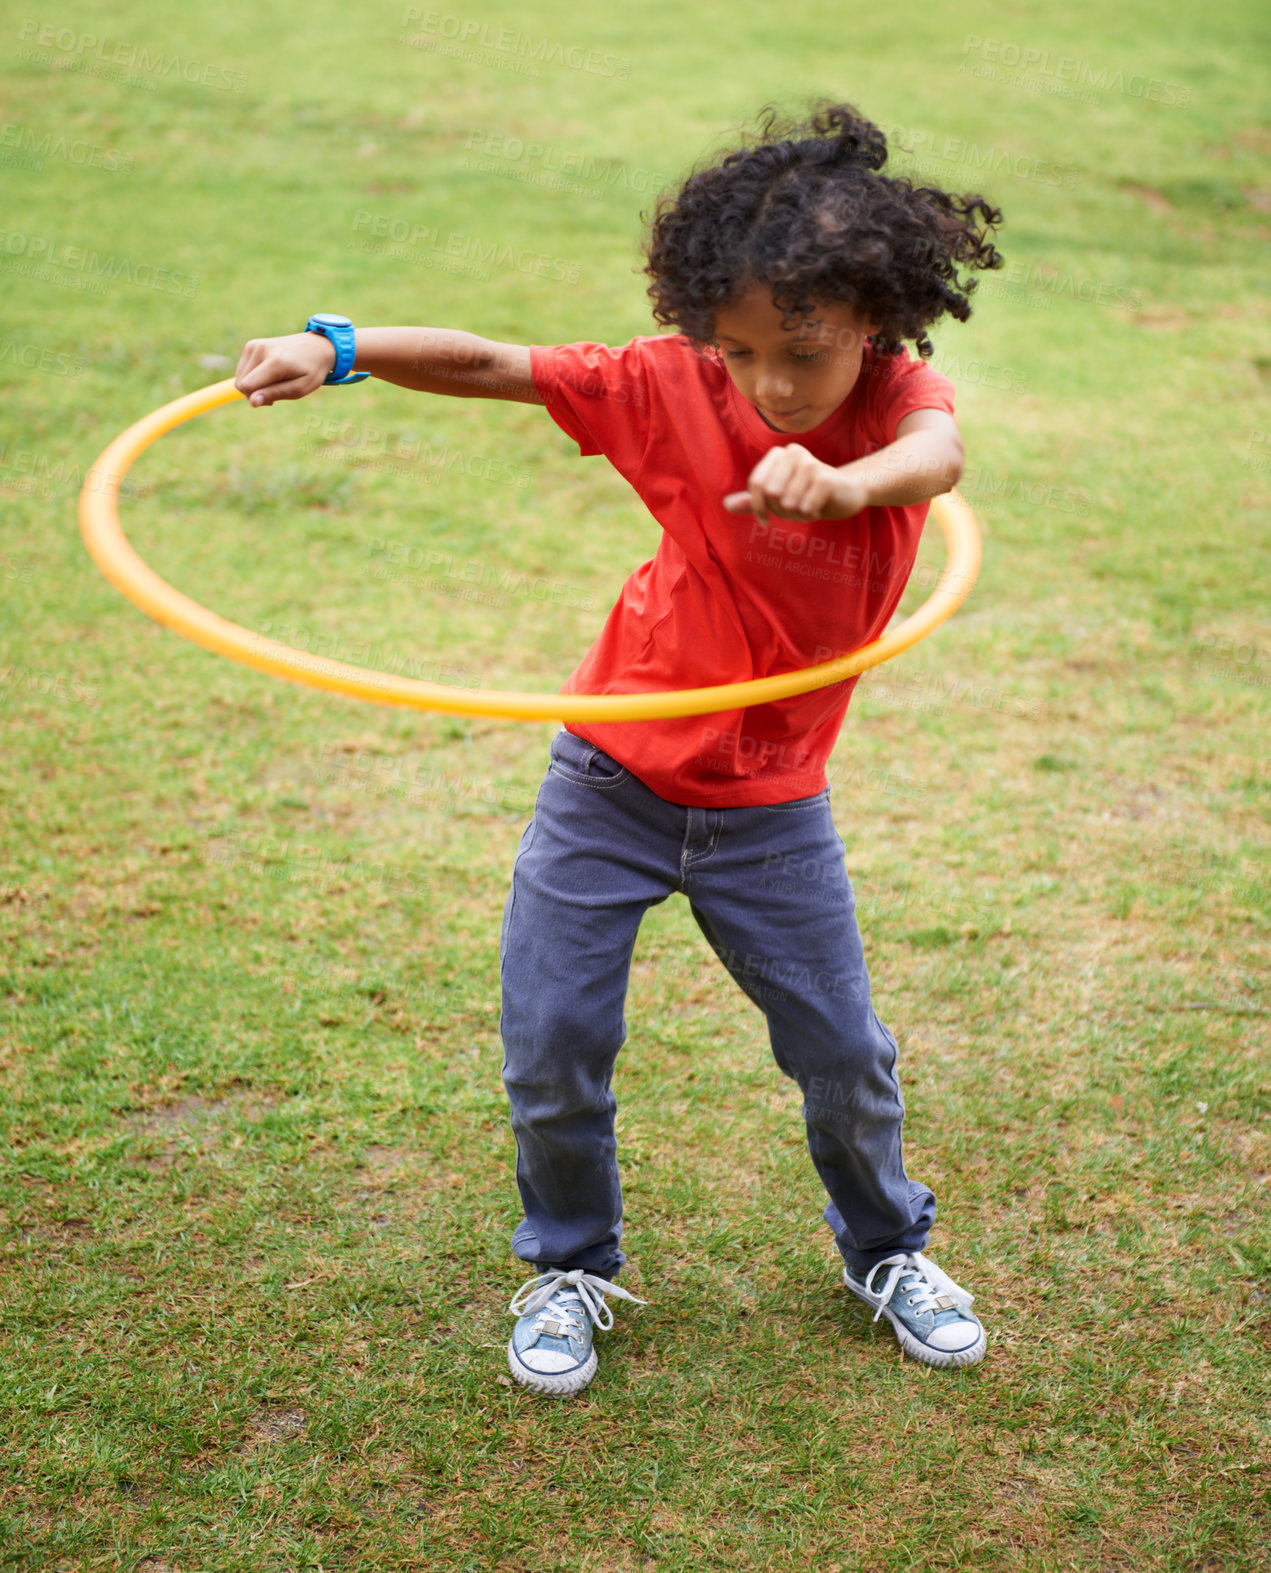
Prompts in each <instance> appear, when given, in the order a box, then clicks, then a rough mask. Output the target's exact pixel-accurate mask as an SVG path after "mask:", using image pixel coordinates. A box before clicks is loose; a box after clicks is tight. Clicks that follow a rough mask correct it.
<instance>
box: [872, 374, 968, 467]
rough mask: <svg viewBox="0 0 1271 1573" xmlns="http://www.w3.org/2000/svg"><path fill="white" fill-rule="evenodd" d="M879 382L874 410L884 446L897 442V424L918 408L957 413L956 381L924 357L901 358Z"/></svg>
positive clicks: (875, 422) (876, 424) (950, 413)
mask: <svg viewBox="0 0 1271 1573" xmlns="http://www.w3.org/2000/svg"><path fill="white" fill-rule="evenodd" d="M879 382H880V386H879V389H878V394H877V398H876V401H875V408H874V412H873V413H874V424H875V426H876V428H877V430H878V431H879V433H880V437H881V441H882V443H883V445H884V446H887V445H889V444H891V443H893V442H895V441H896V428H897V426H899V425H900V423H901V421H903V420H904V418H905V416H906V415H912V414H913V412H914V411H915V410H944V411H946V412H947V413H948V414H949V415H952V414H953V384H952V383H951V382H950V381H949V379H948V378H947V377H945V376H942V375H941V374H940V372H938V371H936V370H934V369H933V368H932V367H931V366H929V365H928V364H927V362H926V361H924V360H897V361H895V362H894V363H893V365H892V367H891V370H890V375H888V376H885V377H882V378H880V379H879Z"/></svg>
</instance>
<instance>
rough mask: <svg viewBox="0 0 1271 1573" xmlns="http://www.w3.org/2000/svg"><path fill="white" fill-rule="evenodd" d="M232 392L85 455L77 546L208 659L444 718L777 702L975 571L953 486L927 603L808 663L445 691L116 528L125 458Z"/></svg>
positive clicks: (851, 664)
mask: <svg viewBox="0 0 1271 1573" xmlns="http://www.w3.org/2000/svg"><path fill="white" fill-rule="evenodd" d="M242 397H243V395H242V394H241V393H239V391H238V390H237V388H235V386H234V383H233V381H232V379H227V380H226V381H225V382H214V383H212V384H211V386H210V387H206V388H200V389H199V390H198V391H197V392H195V393H187V394H186V395H185V396H184V397H183V398H180V399H174V400H173V401H172V403H171V404H165V405H164V406H163V407H162V409H158V410H154V411H153V412H152V413H151V414H149V415H147V416H145V417H144V418H143V419H142V420H139V421H137V423H136V424H135V425H133V426H129V427H128V429H127V430H126V431H123V432H120V434H119V436H118V437H116V438H115V440H114V442H112V443H111V444H110V445H109V447H107V448H106V449H105V450H104V452H103V453H102V455H101V457H100V458H99V459H98V460H97V463H96V465H94V467H93V469H92V470H91V471H90V472H89V477H90V479H89V480H86V481H85V483H84V487H83V490H82V491H81V492H80V496H79V520H80V531H81V533H82V535H83V538H84V544H85V546H87V548H88V551H89V554H90V555H91V557H92V559H93V561H94V562H95V563H96V564H97V566H98V568H100V569H101V571H102V573H103V574H104V575H105V576H106V578H107V579H109V580H110V582H111V584H113V585H114V586H115V588H116V589H117V590H119V591H121V592H122V594H124V595H126V596H127V597H128V599H129V600H130V601H131V602H132V603H133V604H134V606H138V607H140V608H141V610H142V611H143V612H145V614H146V615H147V617H152V618H154V620H155V622H157V623H162V624H163V626H164V627H165V628H171V629H172V631H173V632H174V633H178V634H180V635H181V636H182V637H183V638H185V639H189V640H192V641H193V643H195V644H197V645H202V646H203V648H204V649H205V650H212V651H214V652H215V653H216V654H217V655H225V656H228V657H229V658H230V660H231V661H239V662H241V663H242V664H243V665H244V666H252V667H255V668H256V670H257V671H258V672H268V673H269V674H270V675H271V676H273V677H285V678H287V679H288V680H289V681H291V682H293V683H305V684H307V685H308V686H309V687H310V688H324V689H326V690H328V691H329V692H330V693H334V694H346V695H348V696H349V697H350V698H353V699H366V700H369V701H370V702H371V703H373V704H380V705H401V706H406V707H408V708H410V709H413V710H442V711H447V712H450V713H451V714H455V715H476V716H500V717H504V718H506V719H508V720H513V721H654V720H660V719H665V718H668V717H671V716H690V715H709V714H712V713H715V712H718V711H722V710H735V709H741V708H743V707H746V706H749V705H763V704H769V703H771V702H772V701H773V700H774V699H789V698H790V697H791V696H792V695H793V694H802V693H807V692H808V691H809V690H811V689H814V688H826V687H828V686H829V685H830V684H831V683H838V682H842V680H843V679H844V678H846V677H854V676H855V675H856V674H857V673H858V672H864V671H866V670H867V669H868V668H869V667H871V666H878V665H879V664H880V663H881V662H883V661H889V660H891V658H892V657H893V656H896V655H899V654H900V653H901V651H902V650H908V649H909V648H910V646H911V645H914V644H917V642H918V641H919V640H920V639H922V638H925V637H926V635H927V634H929V633H930V632H931V631H932V629H934V628H937V627H938V626H939V625H940V624H941V623H943V622H944V621H945V620H946V619H947V618H949V617H951V616H952V615H953V613H954V612H955V611H956V610H957V609H958V607H959V606H961V604H962V602H963V601H965V600H966V598H967V596H968V595H969V594H970V593H971V588H972V586H973V585H974V583H975V578H976V574H977V573H978V572H979V567H980V532H979V528H978V526H977V524H976V521H975V515H974V514H973V513H972V512H971V510H970V508H968V507H967V505H966V503H965V502H963V501H962V499H961V498H960V497H959V496H958V495H957V493H956V492H949V493H947V494H946V495H945V496H943V497H936V498H934V499H933V501H932V504H931V511H932V513H933V514H934V515H935V516H936V520H937V522H938V523H939V525H940V527H941V529H942V530H943V531H944V537H945V546H946V549H947V552H948V559H947V561H946V564H945V568H944V572H943V573H942V574H941V576H940V580H939V582H938V584H937V585H936V588H935V590H934V591H933V592H932V594H931V596H930V597H929V599H928V600H926V601H925V602H924V603H923V604H922V605H921V606H920V607H919V608H918V610H917V611H916V612H915V613H914V614H913V615H912V616H911V617H907V618H906V619H905V620H904V622H902V623H898V624H897V625H896V627H895V628H893V629H891V630H890V631H889V632H888V633H885V634H884V635H883V636H882V638H881V639H876V640H874V642H873V643H872V644H867V645H863V646H862V647H861V648H860V649H859V650H854V651H852V652H851V654H849V655H844V656H838V657H836V658H835V659H834V660H832V661H825V662H822V663H821V664H820V665H819V666H808V667H803V668H802V669H801V670H799V671H795V672H783V673H782V674H780V675H779V676H777V677H760V678H754V679H752V680H751V681H749V682H745V683H723V684H721V685H720V686H718V687H714V688H686V689H682V690H679V691H676V692H672V693H657V694H523V693H511V692H502V691H499V690H496V689H480V688H478V689H468V688H451V687H448V686H446V685H445V684H441V683H425V682H421V681H420V680H419V679H418V678H413V677H394V676H391V675H390V674H388V673H386V672H372V671H368V670H367V669H366V668H364V667H360V666H349V665H347V664H346V663H345V662H343V661H330V660H324V659H323V658H321V657H314V656H309V655H305V654H304V653H303V652H301V651H297V650H293V649H291V647H290V646H288V645H284V644H279V643H278V642H277V641H276V640H273V639H266V638H264V637H263V636H261V635H259V634H253V633H251V632H249V630H248V629H246V628H241V627H239V625H238V624H237V623H231V622H228V621H227V620H226V619H225V618H224V617H218V616H217V614H216V613H215V612H209V611H208V610H207V608H206V607H203V606H200V605H199V604H198V602H197V601H192V600H190V598H189V596H186V595H182V594H181V592H180V591H179V590H175V589H173V587H172V586H171V585H170V584H168V583H166V581H164V580H163V579H160V577H159V576H158V574H156V573H155V572H154V571H153V570H152V569H150V568H148V567H147V566H146V564H145V563H144V562H143V561H142V560H141V558H140V557H139V556H138V555H137V553H136V552H135V551H134V550H133V548H132V546H131V545H130V544H129V542H128V539H127V537H126V536H125V535H124V532H123V529H122V528H121V526H120V523H119V512H118V509H117V507H116V499H117V497H118V495H119V486H120V483H121V482H122V480H123V478H124V476H125V475H126V474H127V473H128V470H129V469H130V467H131V466H132V464H133V462H134V460H135V459H136V458H137V456H138V455H139V454H141V453H143V452H144V451H145V450H146V449H147V448H148V447H149V446H150V444H151V443H152V442H155V441H157V440H158V439H159V438H160V437H162V436H163V434H164V433H165V432H168V431H171V430H172V428H173V427H174V426H179V425H181V424H182V422H183V421H188V420H193V418H194V417H195V416H196V415H202V414H204V413H205V412H206V411H207V410H214V409H216V408H217V407H218V406H220V405H222V404H230V403H232V402H233V401H234V400H235V399H241V398H242ZM90 483H91V484H90Z"/></svg>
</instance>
